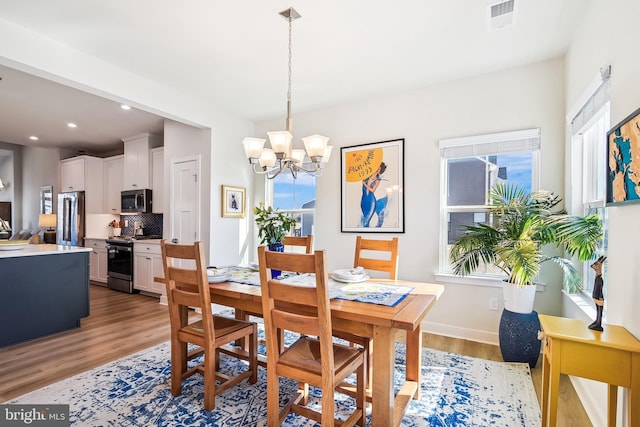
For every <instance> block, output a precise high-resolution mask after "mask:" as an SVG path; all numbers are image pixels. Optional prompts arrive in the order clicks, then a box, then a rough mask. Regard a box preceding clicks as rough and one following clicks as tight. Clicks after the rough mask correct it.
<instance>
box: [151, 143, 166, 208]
mask: <svg viewBox="0 0 640 427" xmlns="http://www.w3.org/2000/svg"><path fill="white" fill-rule="evenodd" d="M151 189H152V190H153V194H152V195H151V197H152V200H153V204H152V206H153V209H152V211H153V213H157V214H161V213H163V211H164V147H158V148H154V149H152V150H151Z"/></svg>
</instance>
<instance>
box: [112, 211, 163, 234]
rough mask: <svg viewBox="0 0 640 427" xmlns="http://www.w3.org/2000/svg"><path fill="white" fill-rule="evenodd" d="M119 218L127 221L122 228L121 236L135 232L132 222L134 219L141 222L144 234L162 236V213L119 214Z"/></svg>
mask: <svg viewBox="0 0 640 427" xmlns="http://www.w3.org/2000/svg"><path fill="white" fill-rule="evenodd" d="M120 219H121V220H122V221H126V222H128V223H127V225H126V226H125V227H123V228H122V235H123V236H133V234H134V233H135V228H134V223H135V222H136V221H140V222H142V226H143V227H144V234H145V235H149V234H153V235H158V236H162V214H135V215H121V216H120Z"/></svg>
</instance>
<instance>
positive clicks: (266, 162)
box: [258, 148, 277, 168]
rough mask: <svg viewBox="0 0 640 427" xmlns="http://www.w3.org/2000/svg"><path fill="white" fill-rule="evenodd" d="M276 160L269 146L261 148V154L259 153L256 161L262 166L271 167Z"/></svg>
mask: <svg viewBox="0 0 640 427" xmlns="http://www.w3.org/2000/svg"><path fill="white" fill-rule="evenodd" d="M276 160H277V159H276V153H274V152H273V150H271V149H270V148H265V149H264V150H262V154H260V159H259V160H258V163H259V164H260V166H262V167H263V168H272V167H274V166H275V164H276Z"/></svg>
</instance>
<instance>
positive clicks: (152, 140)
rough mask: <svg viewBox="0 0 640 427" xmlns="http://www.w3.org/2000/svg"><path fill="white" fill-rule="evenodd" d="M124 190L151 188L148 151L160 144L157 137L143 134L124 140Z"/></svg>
mask: <svg viewBox="0 0 640 427" xmlns="http://www.w3.org/2000/svg"><path fill="white" fill-rule="evenodd" d="M122 141H123V142H124V171H123V175H124V186H123V189H124V190H143V189H146V188H151V165H150V163H151V153H150V150H151V149H152V148H155V147H159V146H160V145H161V144H162V138H161V137H159V136H158V135H153V134H150V133H144V134H142V135H137V136H132V137H130V138H124V139H123V140H122Z"/></svg>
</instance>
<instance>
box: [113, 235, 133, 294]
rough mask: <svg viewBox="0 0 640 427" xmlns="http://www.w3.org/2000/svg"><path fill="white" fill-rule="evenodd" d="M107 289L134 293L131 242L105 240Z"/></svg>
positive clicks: (114, 239)
mask: <svg viewBox="0 0 640 427" xmlns="http://www.w3.org/2000/svg"><path fill="white" fill-rule="evenodd" d="M107 287H108V288H109V289H114V290H116V291H121V292H127V293H130V294H132V293H134V292H137V291H136V290H135V289H133V240H126V239H116V238H113V239H107Z"/></svg>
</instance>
